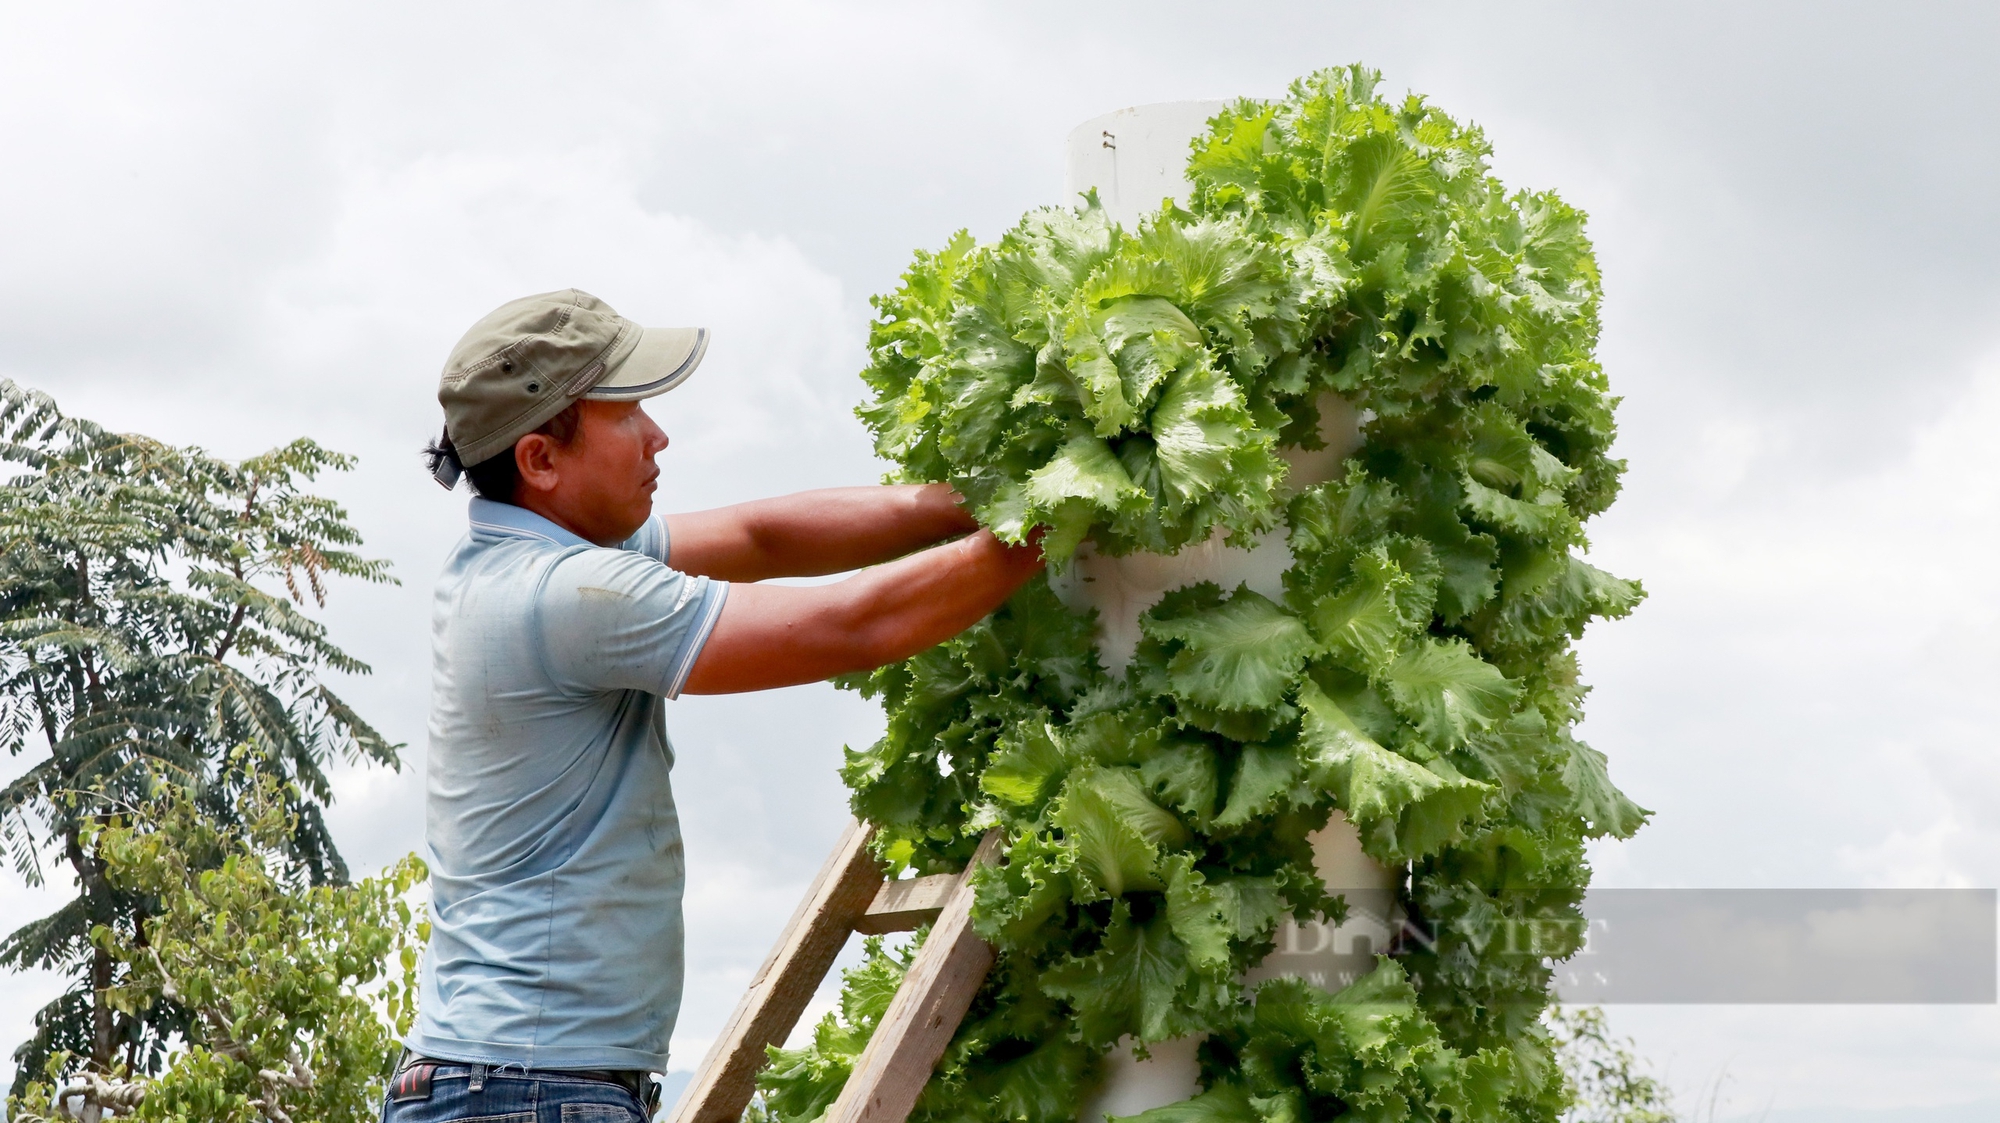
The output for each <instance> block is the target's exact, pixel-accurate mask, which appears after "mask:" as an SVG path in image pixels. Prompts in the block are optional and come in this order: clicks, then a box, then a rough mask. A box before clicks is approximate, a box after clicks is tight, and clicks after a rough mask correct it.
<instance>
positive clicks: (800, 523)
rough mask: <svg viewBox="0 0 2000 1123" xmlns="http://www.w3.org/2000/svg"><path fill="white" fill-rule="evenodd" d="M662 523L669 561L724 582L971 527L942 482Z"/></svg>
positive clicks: (743, 506)
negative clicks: (669, 543) (667, 540)
mask: <svg viewBox="0 0 2000 1123" xmlns="http://www.w3.org/2000/svg"><path fill="white" fill-rule="evenodd" d="M666 522H667V535H668V539H669V540H670V541H671V543H672V550H673V553H672V555H671V557H670V559H669V564H671V565H672V566H673V567H674V568H675V569H678V570H680V571H681V572H682V573H698V574H701V575H702V576H704V577H715V578H719V579H721V580H724V581H762V580H764V579H765V578H768V577H814V576H818V575H820V574H823V573H845V572H847V571H848V570H850V569H859V568H861V567H862V566H865V565H874V564H875V563H876V562H880V561H886V560H888V559H890V558H898V557H902V556H903V555H904V554H907V553H909V552H910V551H912V550H919V549H922V548H923V547H925V546H929V545H931V544H932V543H935V542H942V541H944V540H945V539H947V538H956V537H958V536H959V535H961V534H969V533H971V532H972V531H974V530H977V529H978V524H977V523H975V522H973V520H972V516H971V515H970V514H967V513H966V510H965V508H963V507H961V506H959V503H958V495H957V493H956V492H954V491H952V489H951V488H950V487H949V486H948V485H946V484H913V485H906V486H901V487H834V488H825V489H823V490H820V491H802V492H799V493H798V494H796V495H783V496H779V497H778V498H776V499H759V500H756V501H754V502H750V503H738V504H737V505H735V506H733V507H718V508H716V509H715V510H712V511H696V512H694V513H692V514H685V515H668V516H667V518H666ZM730 595H731V597H732V598H733V597H735V596H738V595H740V590H739V591H738V592H734V593H731V594H730ZM734 603H735V602H734V601H733V600H732V601H731V604H732V605H733V604H734Z"/></svg>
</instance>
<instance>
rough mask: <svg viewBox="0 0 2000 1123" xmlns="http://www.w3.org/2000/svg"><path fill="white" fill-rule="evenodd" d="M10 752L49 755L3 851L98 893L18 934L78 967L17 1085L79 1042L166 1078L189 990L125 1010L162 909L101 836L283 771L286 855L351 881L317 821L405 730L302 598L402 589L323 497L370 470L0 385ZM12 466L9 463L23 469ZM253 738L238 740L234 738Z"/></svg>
mask: <svg viewBox="0 0 2000 1123" xmlns="http://www.w3.org/2000/svg"><path fill="white" fill-rule="evenodd" d="M0 462H4V464H5V466H6V468H11V469H12V474H11V476H9V477H8V478H6V479H5V480H4V481H0V747H4V748H5V750H6V751H7V753H8V754H9V755H11V756H16V757H19V756H22V755H24V754H25V755H26V756H28V757H30V758H32V761H33V763H32V764H30V765H29V766H28V768H27V769H26V770H25V771H24V772H23V773H22V774H21V775H20V776H19V777H18V778H17V779H15V780H14V781H13V782H12V783H10V784H8V785H6V787H5V788H4V789H0V844H3V845H4V846H5V848H6V850H7V852H8V855H9V857H10V859H11V861H12V863H13V865H14V867H15V869H16V870H17V871H18V872H19V873H20V874H21V875H22V876H24V877H26V878H27V879H28V880H29V881H31V882H39V881H40V880H41V878H42V876H43V862H44V861H45V860H46V859H48V858H50V857H52V856H53V857H55V858H57V860H58V861H60V862H61V863H62V864H64V865H67V866H68V867H69V871H70V873H71V875H72V876H73V877H74V878H75V881H76V884H77V887H78V893H77V896H76V897H75V899H73V900H71V901H70V902H69V903H68V904H66V905H64V906H63V907H62V908H60V909H58V910H57V911H56V912H55V913H54V914H53V915H50V916H47V917H44V918H42V919H40V920H36V921H33V922H31V923H29V924H27V925H24V926H22V927H21V928H19V929H17V930H16V931H15V932H13V934H11V935H9V936H7V937H6V939H5V940H0V965H4V966H8V967H13V968H26V967H43V968H49V969H53V970H57V971H62V972H66V973H68V974H70V975H71V976H72V977H73V978H74V980H75V981H74V985H73V986H72V988H71V989H70V990H69V992H68V993H66V994H64V995H63V996H62V997H61V998H59V999H57V1000H56V1001H55V1002H53V1003H52V1004H50V1005H49V1006H48V1007H46V1008H44V1009H43V1010H42V1011H41V1012H40V1013H39V1014H38V1015H37V1017H36V1033H35V1035H34V1037H33V1038H32V1039H30V1040H29V1041H28V1042H26V1043H25V1044H23V1045H22V1046H21V1047H20V1049H19V1050H18V1051H17V1052H16V1053H15V1061H16V1063H17V1064H18V1066H19V1069H18V1072H17V1076H16V1085H15V1087H16V1089H17V1090H18V1089H19V1088H20V1087H21V1082H22V1081H24V1080H25V1079H27V1078H28V1077H29V1076H32V1075H33V1074H35V1073H38V1072H41V1071H42V1070H43V1068H44V1066H45V1064H46V1062H47V1060H48V1058H49V1057H51V1056H53V1055H56V1054H58V1053H61V1054H63V1055H66V1056H69V1057H71V1058H73V1059H74V1063H77V1064H86V1063H87V1064H88V1065H89V1066H90V1067H92V1068H94V1069H95V1070H97V1071H99V1072H108V1071H110V1069H111V1067H112V1066H113V1065H114V1064H115V1063H123V1064H124V1065H126V1066H127V1067H129V1068H131V1069H134V1070H137V1071H150V1070H154V1069H156V1068H157V1066H158V1064H159V1063H160V1061H161V1059H162V1056H163V1054H162V1048H163V1046H164V1043H165V1042H166V1040H167V1038H168V1037H169V1036H171V1034H173V1033H174V1032H176V1031H184V1030H186V1029H187V1028H188V1021H187V1018H188V1014H187V1011H186V1009H185V1008H183V1007H181V1006H180V1005H179V1004H177V1003H175V1002H174V1001H173V1000H172V999H170V998H162V999H161V1000H160V1001H158V1002H156V1003H154V1004H152V1005H150V1006H145V1007H135V1008H130V1009H124V1010H119V1009H115V1008H114V1006H113V1005H112V1003H111V1002H110V999H109V997H108V995H109V993H110V990H111V988H112V987H113V986H114V984H115V983H116V982H117V980H116V978H115V968H116V960H115V957H114V956H113V955H112V953H111V951H110V950H109V947H108V945H106V944H105V943H103V942H96V943H93V941H92V940H91V939H90V933H91V931H92V930H93V929H95V928H99V927H102V928H106V929H108V930H110V931H112V932H114V933H117V934H118V936H119V938H121V939H131V940H140V941H143V940H144V939H145V938H146V935H145V934H146V922H147V918H148V917H149V915H151V913H152V912H153V911H155V909H156V905H155V904H154V903H152V902H150V901H149V900H148V899H147V897H146V896H145V895H144V894H143V893H136V892H134V891H131V890H128V889H120V888H118V887H117V886H116V885H114V884H113V883H112V882H111V881H110V880H109V879H108V878H107V877H106V867H105V858H104V856H103V855H102V854H100V853H98V852H97V851H96V850H95V849H93V845H92V843H91V842H90V841H89V840H90V839H91V838H93V837H97V836H96V835H94V834H93V833H92V828H93V827H94V826H96V825H102V824H103V823H105V822H106V821H107V818H106V817H107V816H109V815H113V814H115V813H116V809H118V808H122V807H131V806H138V805H141V804H144V803H146V802H147V801H149V800H151V799H154V798H156V796H158V795H159V794H160V793H159V787H160V785H161V784H163V783H164V784H168V785H174V786H179V787H182V788H185V789H186V790H187V791H189V792H191V793H193V798H194V799H195V801H196V805H197V806H198V807H200V808H201V810H202V812H203V813H204V814H205V815H207V816H209V818H210V819H211V820H212V821H213V822H215V823H217V824H229V823H232V822H236V821H237V818H238V814H239V812H238V808H239V806H240V805H241V800H242V796H243V793H244V792H245V791H246V790H247V789H248V787H249V785H251V784H252V783H253V782H254V781H255V779H256V778H257V777H259V776H267V777H273V778H277V779H280V780H283V781H285V786H284V787H282V788H281V789H280V790H281V791H282V792H284V793H285V798H286V799H288V800H289V801H290V804H289V806H288V812H289V815H290V819H289V821H290V822H291V824H292V830H291V834H290V835H289V836H288V837H287V839H286V840H285V842H284V845H283V847H282V848H281V850H280V853H281V854H282V857H283V860H284V861H286V862H288V863H292V864H293V865H294V866H295V867H296V868H297V870H298V871H299V872H300V873H302V874H303V876H305V877H307V878H308V879H309V880H311V881H312V882H314V883H316V884H337V883H339V882H341V881H343V880H345V878H346V873H347V871H346V867H345V866H344V865H343V864H342V862H341V859H340V855H339V853H338V852H337V851H336V850H335V848H334V845H333V840H332V839H331V838H330V837H329V836H328V834H327V830H326V825H325V823H324V821H323V819H322V818H321V813H320V809H321V807H322V805H324V804H325V803H327V802H328V801H329V800H330V799H331V791H330V789H329V788H328V784H327V778H326V773H325V766H326V764H327V763H328V762H329V761H330V760H331V759H332V758H334V757H336V756H344V757H347V758H350V759H351V758H366V759H370V760H374V761H378V762H381V763H385V764H391V765H393V764H395V763H396V760H397V749H398V746H396V745H392V744H389V743H388V742H387V741H385V740H384V739H383V738H382V737H381V736H380V735H379V734H378V733H376V731H375V730H374V729H372V728H370V727H369V725H368V724H367V723H366V722H364V721H362V720H361V718H360V717H359V716H358V715H356V714H355V713H354V712H353V711H352V710H351V709H349V708H348V706H347V705H346V703H344V702H342V701H341V699H340V698H339V697H338V696H337V695H336V694H334V693H333V691H332V690H330V689H328V687H327V685H326V683H325V682H324V681H323V676H324V675H325V674H326V673H327V672H329V671H338V672H343V673H349V674H355V673H362V672H365V671H366V670H367V667H365V666H364V665H363V664H361V663H360V662H358V661H357V660H355V659H353V658H351V657H350V656H348V655H346V654H345V653H343V652H342V651H341V650H340V649H339V648H337V647H335V646H334V645H333V644H332V643H330V642H329V641H328V640H327V636H326V630H325V628H324V626H322V625H321V624H320V623H319V622H318V621H316V620H314V619H313V618H312V617H311V616H309V615H307V614H306V612H304V611H303V610H302V608H303V606H304V603H305V601H306V600H307V599H311V600H312V601H314V602H315V603H316V604H317V603H323V601H324V598H325V592H326V585H325V582H326V578H327V577H328V576H329V575H342V576H349V577H358V578H360V579H362V580H365V581H378V582H379V581H389V580H391V578H390V577H389V576H388V571H387V564H386V563H384V562H381V561H372V560H368V559H365V558H363V557H361V556H360V555H359V554H356V553H354V552H353V551H352V550H351V549H350V547H353V546H355V545H357V544H358V543H359V540H360V539H359V535H358V534H357V533H356V532H355V530H354V529H353V527H351V526H350V525H349V524H348V522H347V518H346V514H345V513H344V512H343V511H342V510H341V509H340V508H339V507H338V506H337V505H335V504H334V503H332V502H330V501H329V500H326V499H324V498H320V497H318V496H314V495H312V494H309V493H308V492H306V491H305V490H304V485H306V484H307V483H309V482H310V481H312V480H313V479H314V478H315V477H316V476H317V475H318V474H319V473H320V472H322V471H326V470H329V469H333V470H344V469H346V468H347V467H349V466H350V463H351V461H350V460H349V459H348V458H347V457H344V456H341V455H339V454H337V453H333V452H329V451H327V450H325V449H322V448H320V447H319V446H318V445H315V444H313V443H312V442H311V441H306V440H300V441H295V442H293V443H292V444H289V445H286V446H284V447H282V448H278V449H274V450H272V451H270V452H267V453H264V454H262V455H260V456H253V457H250V458H249V459H247V460H243V461H241V462H236V463H232V462H229V461H224V460H219V459H217V458H215V457H212V456H209V455H207V454H206V453H204V452H202V451H201V450H199V449H194V448H175V447H172V446H169V445H165V444H162V443H160V442H158V441H154V440H151V439H148V438H146V437H141V436H135V435H130V434H118V433H111V432H108V431H106V430H104V429H103V428H101V427H99V426H97V425H93V424H91V423H90V422H88V421H84V420H81V419H78V418H73V417H65V416H64V415H63V414H62V413H61V412H60V411H58V410H57V408H56V406H55V404H54V402H53V401H51V400H50V399H49V398H48V397H47V396H45V395H43V394H40V393H37V392H35V391H32V390H29V389H27V388H25V387H22V386H19V385H16V384H15V383H12V382H4V381H0ZM4 470H5V469H0V471H4ZM239 745H242V746H247V750H248V751H246V752H242V753H235V754H232V753H231V752H230V750H231V749H232V748H233V747H234V746H239Z"/></svg>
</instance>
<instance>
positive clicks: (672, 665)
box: [405, 499, 728, 1072]
mask: <svg viewBox="0 0 2000 1123" xmlns="http://www.w3.org/2000/svg"><path fill="white" fill-rule="evenodd" d="M471 516H472V527H471V531H470V532H469V533H468V534H467V535H466V536H465V538H464V539H463V540H461V541H460V542H459V544H458V546H457V548H456V549H454V550H453V551H452V554H451V557H450V558H449V559H448V560H447V561H446V563H445V567H444V573H443V575H442V576H440V577H439V578H438V585H437V596H436V598H435V599H434V601H433V603H432V617H431V681H432V687H431V691H432V692H431V722H430V756H429V759H428V761H427V763H426V785H427V792H428V794H427V804H426V808H427V826H426V834H427V840H428V842H429V846H430V851H431V899H432V906H431V908H432V922H431V925H432V926H431V941H430V947H429V949H428V950H427V951H426V953H425V956H424V962H423V969H422V990H421V1000H420V1002H419V1004H418V1007H417V1021H416V1026H415V1028H414V1029H413V1030H412V1031H411V1034H410V1036H409V1038H408V1040H407V1041H405V1044H406V1045H408V1046H409V1047H410V1049H411V1050H413V1051H415V1052H417V1053H421V1054H423V1055H425V1056H431V1057H437V1058H439V1059H441V1060H455V1061H465V1062H470V1063H485V1064H490V1065H516V1064H518V1065H522V1066H526V1067H528V1068H572V1069H575V1068H614V1069H648V1070H651V1071H654V1072H664V1071H666V1067H667V1040H668V1038H670V1037H671V1036H672V1035H673V1031H674V1019H675V1017H676V1016H677V1015H678V1014H679V1013H680V1004H681V970H682V960H681V955H682V949H681V941H682V929H681V890H682V884H683V881H684V876H683V875H684V866H683V856H682V853H681V832H680V820H679V817H678V816H677V815H676V814H675V812H674V794H673V789H672V788H671V787H670V786H669V784H668V781H667V773H668V771H669V770H670V769H671V768H672V767H673V761H674V757H673V749H672V747H671V746H670V745H669V744H668V742H667V731H666V724H665V722H664V720H663V715H662V712H661V711H662V710H663V709H664V707H665V704H666V703H665V699H669V698H672V697H674V696H675V695H677V694H678V693H679V692H680V689H681V684H682V683H684V682H686V681H687V675H688V670H689V668H690V667H692V666H693V665H694V661H695V657H696V656H697V655H699V654H700V653H701V648H702V644H703V643H704V642H706V641H707V639H708V634H709V632H710V630H711V629H713V628H714V627H715V620H716V617H717V616H719V615H720V614H721V612H722V604H723V600H724V599H725V597H726V596H727V593H728V585H727V584H725V583H723V582H719V581H710V580H709V579H708V578H706V577H691V576H689V575H687V574H684V573H678V572H676V571H674V570H673V569H670V568H668V566H667V554H668V551H667V548H668V543H667V531H666V526H665V524H663V523H662V522H661V521H660V520H659V519H657V518H655V519H652V520H650V521H648V522H647V523H646V525H645V527H643V528H642V529H641V530H640V531H639V533H637V534H636V535H634V536H633V537H632V538H631V539H630V540H629V541H627V542H625V543H622V544H621V545H620V546H619V547H610V548H607V547H601V546H594V545H592V544H591V543H589V542H586V541H585V540H583V539H581V538H579V537H577V536H576V535H574V534H571V533H570V532H569V531H567V530H564V529H562V528H561V527H559V526H557V525H555V524H554V523H552V522H550V521H548V520H547V519H544V518H542V517H541V516H540V515H536V514H534V513H533V512H531V511H528V510H526V509H524V508H521V507H515V506H512V505H510V504H506V503H494V502H491V501H489V500H485V499H474V500H473V501H472V510H471Z"/></svg>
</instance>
